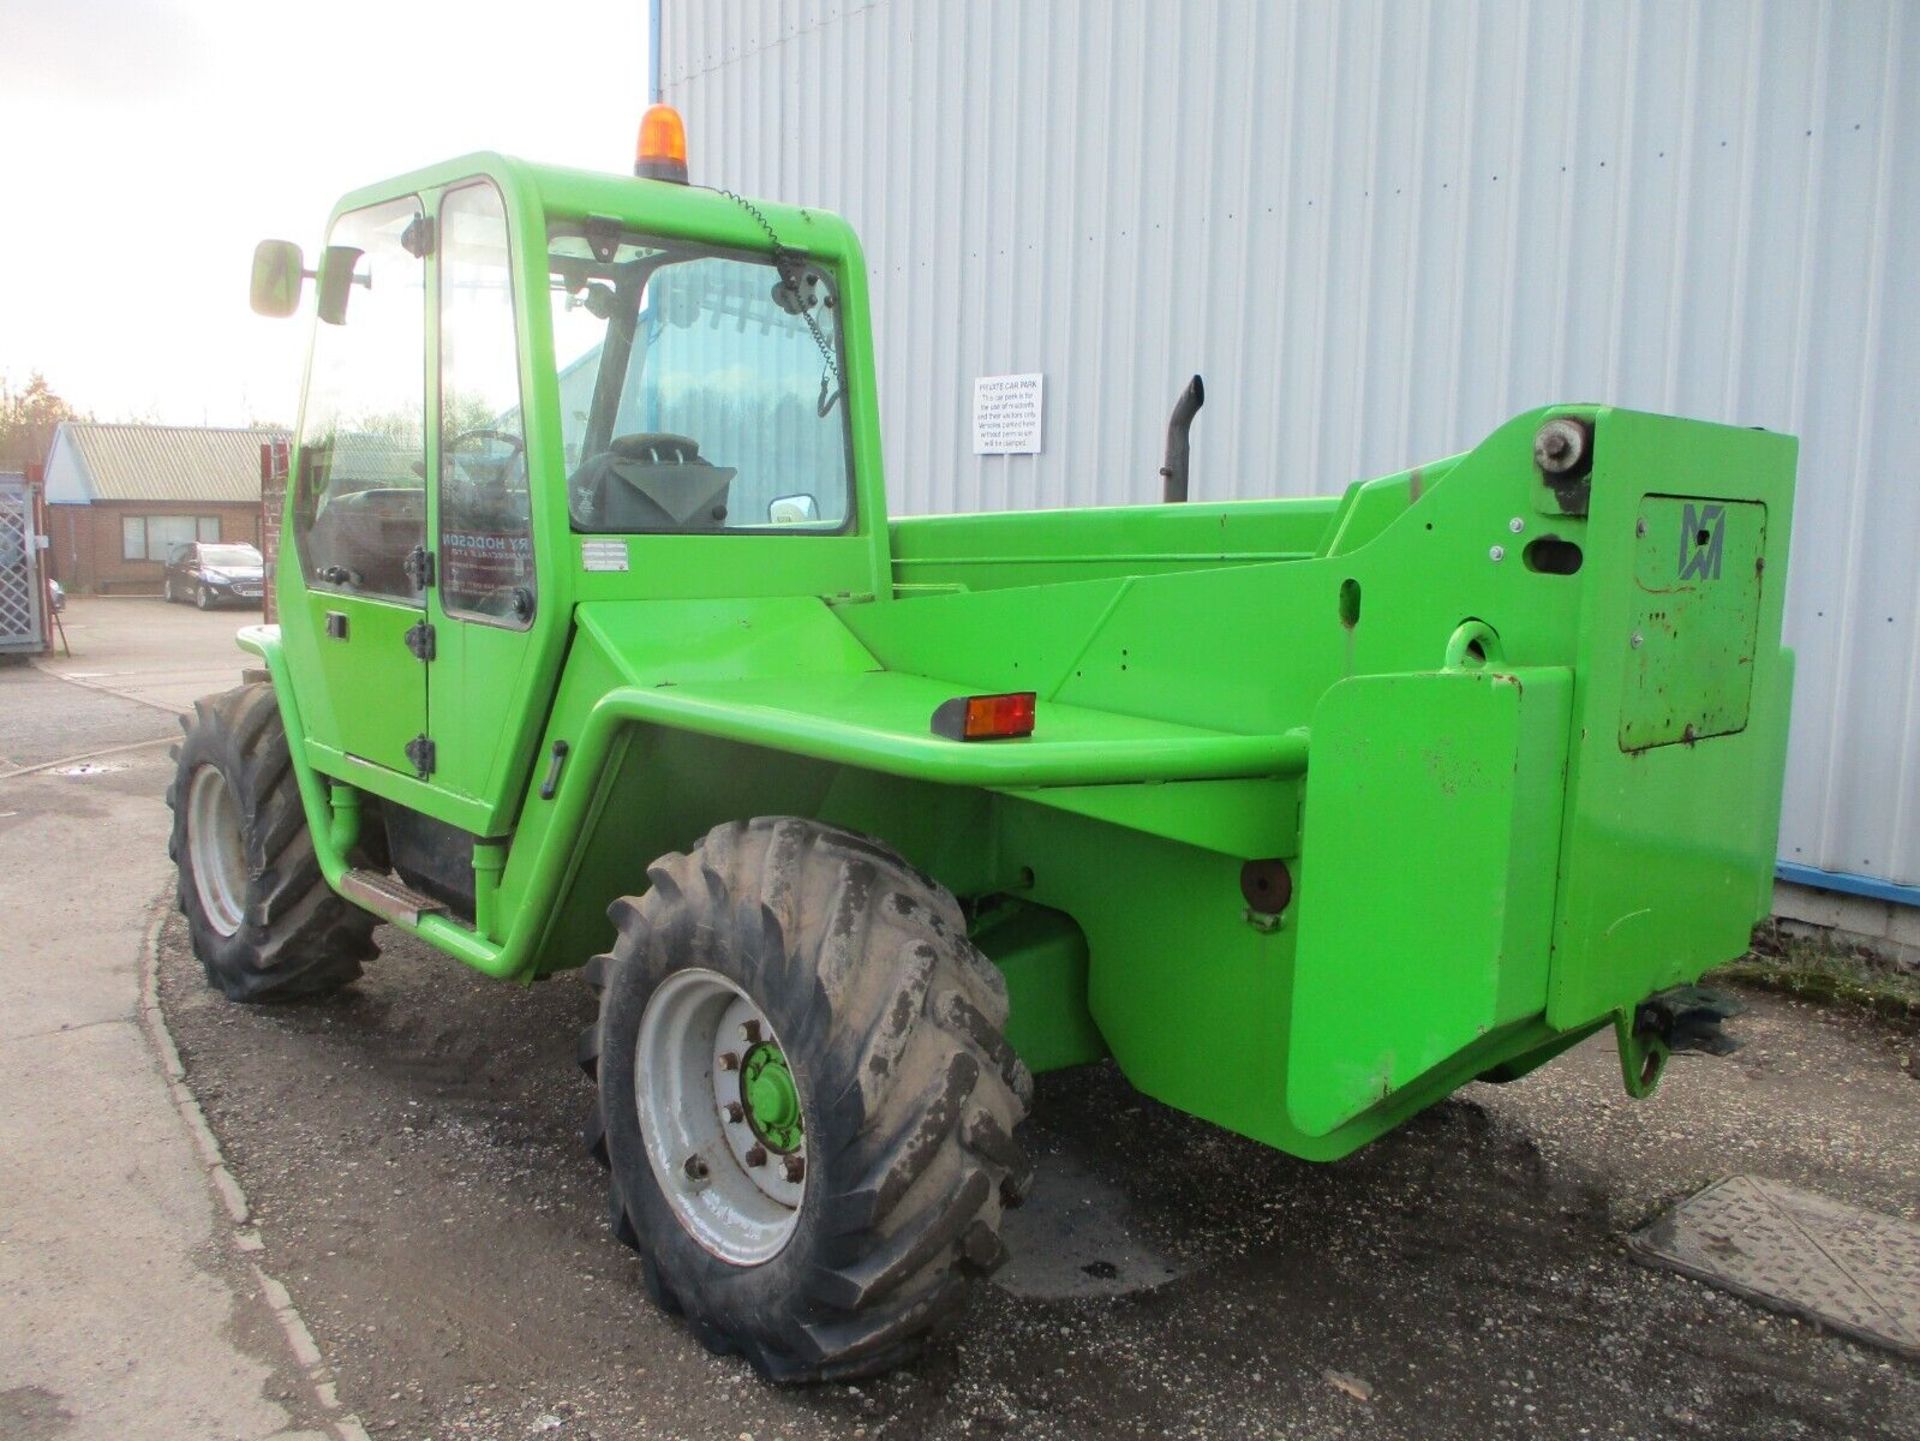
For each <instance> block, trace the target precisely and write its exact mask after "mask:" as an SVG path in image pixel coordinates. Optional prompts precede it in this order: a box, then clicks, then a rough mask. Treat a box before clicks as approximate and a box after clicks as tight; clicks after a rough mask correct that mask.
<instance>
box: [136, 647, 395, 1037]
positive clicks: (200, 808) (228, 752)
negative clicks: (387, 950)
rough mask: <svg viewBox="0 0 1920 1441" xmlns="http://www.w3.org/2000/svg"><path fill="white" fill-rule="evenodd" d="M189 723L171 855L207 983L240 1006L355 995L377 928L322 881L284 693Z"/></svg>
mask: <svg viewBox="0 0 1920 1441" xmlns="http://www.w3.org/2000/svg"><path fill="white" fill-rule="evenodd" d="M180 725H181V728H182V729H183V730H185V731H186V739H185V740H183V741H182V742H181V743H180V745H179V746H178V747H177V748H176V749H175V751H174V757H175V760H176V762H177V764H176V767H175V771H174V779H173V784H172V785H171V786H169V787H168V789H167V804H168V805H170V806H171V807H172V808H173V835H172V838H171V840H170V841H169V843H168V846H167V851H168V854H169V855H171V856H172V858H173V861H174V864H175V866H177V867H178V870H179V890H178V893H177V895H178V902H179V907H180V911H181V913H182V914H183V915H184V916H186V918H187V930H188V932H189V933H190V934H191V936H192V939H193V953H194V954H195V955H196V956H198V957H199V958H200V964H201V965H202V966H204V967H205V968H206V972H207V980H208V981H209V982H210V983H211V984H213V985H215V986H218V987H219V988H220V990H221V991H223V992H225V994H226V996H227V999H229V1000H233V1001H262V1000H268V999H274V1000H278V999H281V998H285V997H293V996H311V995H318V994H321V993H324V992H327V991H332V990H336V989H338V988H339V987H341V986H344V985H346V984H347V983H348V982H349V981H351V980H353V979H354V977H356V976H358V975H359V974H360V963H361V962H362V961H364V960H366V959H368V958H369V957H371V956H372V955H373V954H374V953H375V946H374V944H373V928H374V926H375V925H376V924H377V922H376V921H375V919H374V917H373V916H371V915H369V914H368V913H367V912H365V911H362V910H360V909H359V908H358V907H357V906H354V905H351V904H349V903H348V902H346V901H344V900H342V899H341V898H340V897H339V896H337V895H335V894H334V892H333V890H332V889H331V888H330V887H329V886H328V885H327V882H326V878H325V877H324V876H322V875H321V873H320V861H319V857H318V856H317V855H316V854H315V853H314V849H313V836H312V835H311V834H310V833H309V831H308V830H307V816H306V811H305V809H304V807H303V806H302V805H301V803H300V790H299V786H298V784H297V783H296V782H295V780H294V775H293V767H292V764H291V760H290V757H289V755H288V751H287V736H286V731H285V729H284V727H283V726H282V724H281V720H280V704H279V702H278V701H277V700H276V699H275V698H274V694H273V687H272V686H270V685H244V686H241V687H240V688H239V689H237V690H230V691H228V692H227V693H226V694H225V695H220V696H213V697H210V698H209V699H206V700H198V701H195V702H194V703H193V714H192V715H191V716H183V717H181V721H180Z"/></svg>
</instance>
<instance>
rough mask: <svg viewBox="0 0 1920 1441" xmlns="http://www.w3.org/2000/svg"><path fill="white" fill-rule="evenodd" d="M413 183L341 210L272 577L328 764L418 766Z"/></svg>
mask: <svg viewBox="0 0 1920 1441" xmlns="http://www.w3.org/2000/svg"><path fill="white" fill-rule="evenodd" d="M427 235H428V231H427V228H426V223H425V212H424V210H423V208H422V206H421V203H420V201H419V200H418V199H417V198H416V197H412V196H407V197H403V198H401V199H397V200H390V201H385V202H383V203H381V204H378V205H372V206H368V207H366V208H364V209H360V210H354V211H348V212H347V213H345V214H343V215H341V216H339V217H338V218H337V219H336V221H335V223H334V225H333V228H332V231H331V233H330V235H329V237H328V240H329V243H330V245H331V246H334V247H341V246H345V247H351V248H352V249H354V250H357V251H359V255H358V256H357V257H352V256H349V255H348V254H347V253H345V252H341V251H337V250H333V251H330V252H329V262H328V263H342V264H343V263H345V262H346V260H348V259H351V260H352V263H353V282H352V284H351V285H350V286H348V287H347V304H346V309H345V314H344V316H343V317H342V318H340V319H339V321H338V322H337V323H333V322H329V321H328V320H326V319H322V320H320V321H318V322H317V323H316V325H315V327H314V343H313V355H312V362H311V368H310V370H309V372H308V381H307V398H306V404H305V406H304V407H303V409H302V412H301V421H300V440H299V449H298V454H297V459H296V462H295V473H294V500H293V506H292V521H293V534H292V540H293V547H292V549H293V553H292V554H291V555H288V556H284V557H283V558H282V560H281V563H280V574H279V576H278V578H277V582H276V583H277V585H278V595H279V600H280V616H281V636H282V641H283V644H284V646H285V648H286V651H287V654H288V659H289V661H290V662H291V663H292V664H291V672H292V677H293V685H294V693H295V696H296V698H297V700H298V701H299V705H300V714H301V716H302V717H303V718H304V720H305V722H306V725H307V730H308V742H309V745H310V746H312V747H314V748H316V750H317V752H318V753H319V758H321V759H331V760H332V761H333V765H332V766H331V767H329V768H330V769H335V770H337V771H340V772H341V773H349V774H350V773H351V771H352V770H353V768H354V767H356V766H375V767H379V768H380V769H382V770H385V771H393V772H398V773H400V774H403V775H408V776H413V777H416V778H424V777H425V776H426V775H428V774H429V773H430V772H431V770H432V752H431V748H430V747H429V746H428V744H427V741H428V724H427V668H426V666H425V664H424V663H423V661H422V659H421V653H422V647H421V645H420V639H421V636H422V634H423V632H422V631H421V629H420V627H421V624H422V622H423V620H424V618H425V612H424V604H425V602H424V599H423V597H424V594H425V585H424V582H425V581H426V580H427V579H428V578H429V576H430V570H429V566H430V562H429V560H428V559H427V550H426V522H427V504H426V502H427V492H426V475H427V469H426V459H427V454H426V440H427V407H426V313H427V311H426V298H427V286H426V263H425V259H424V256H425V253H426V251H427V250H428V249H429V248H430V246H429V245H428V243H427V238H426V237H427Z"/></svg>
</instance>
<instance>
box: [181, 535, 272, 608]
mask: <svg viewBox="0 0 1920 1441" xmlns="http://www.w3.org/2000/svg"><path fill="white" fill-rule="evenodd" d="M265 576H266V566H265V563H264V562H263V561H262V560H261V559H260V552H259V551H257V550H255V549H254V548H253V547H252V546H250V545H247V544H246V543H245V542H241V543H239V544H233V543H231V542H222V543H220V544H218V545H216V544H213V543H211V542H209V541H189V542H187V543H186V544H184V545H176V546H175V547H174V548H173V549H172V551H170V552H169V553H168V555H167V581H166V586H167V599H168V600H176V601H192V602H193V604H195V605H197V606H199V607H200V609H202V610H211V609H212V608H213V607H214V606H216V605H218V604H220V603H221V602H223V601H238V602H239V603H240V604H242V605H259V604H260V593H261V591H262V589H263V588H264V585H265Z"/></svg>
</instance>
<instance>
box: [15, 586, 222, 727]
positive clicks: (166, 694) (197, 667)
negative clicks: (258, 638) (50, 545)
mask: <svg viewBox="0 0 1920 1441" xmlns="http://www.w3.org/2000/svg"><path fill="white" fill-rule="evenodd" d="M63 618H64V620H65V623H66V628H67V639H68V644H69V646H70V648H71V650H72V654H71V655H61V654H60V653H59V652H58V651H57V650H56V651H55V653H54V654H53V655H51V656H44V657H42V658H41V659H40V660H39V661H37V662H36V665H37V667H38V668H39V669H40V670H42V671H44V672H46V673H47V674H49V675H57V676H59V677H61V678H62V679H64V680H69V681H71V682H72V683H73V684H75V685H79V686H85V687H88V688H91V689H94V690H104V691H109V692H111V693H113V694H116V695H120V696H124V697H127V698H130V699H132V700H134V701H136V702H138V703H140V704H144V705H148V706H152V707H155V708H157V709H161V710H170V711H176V712H179V711H185V710H186V709H188V708H189V707H190V706H191V705H192V704H193V702H194V701H195V700H197V699H198V698H199V697H201V696H204V695H214V694H217V693H219V692H220V691H223V690H228V689H231V688H232V687H233V686H235V685H238V684H239V683H240V671H241V670H242V668H243V667H245V666H247V665H251V664H254V663H255V662H254V658H253V657H252V656H249V655H248V654H247V653H246V652H245V651H243V650H241V649H240V648H239V646H237V645H235V644H234V639H233V637H234V632H235V631H237V630H239V629H240V627H241V626H243V625H258V624H259V623H260V612H259V611H258V610H234V609H225V610H211V611H198V610H195V609H193V607H191V606H184V605H168V604H167V603H166V602H165V601H163V600H159V599H157V598H149V597H128V598H124V599H103V598H99V597H91V596H75V597H74V598H73V599H72V600H71V601H70V602H68V605H67V609H66V612H65V614H64V617H63Z"/></svg>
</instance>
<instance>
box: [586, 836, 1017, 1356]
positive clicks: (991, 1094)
mask: <svg viewBox="0 0 1920 1441" xmlns="http://www.w3.org/2000/svg"><path fill="white" fill-rule="evenodd" d="M648 877H649V879H650V881H651V883H652V884H651V888H650V889H649V890H648V891H647V893H646V894H645V895H644V896H642V897H640V898H638V899H635V898H631V897H628V898H624V899H622V900H620V901H616V902H615V903H614V905H613V906H612V907H611V908H610V910H609V914H610V916H611V917H612V919H613V922H614V925H615V927H616V930H617V939H616V942H615V945H614V949H613V951H612V953H611V954H610V955H606V956H596V957H595V958H594V959H593V961H592V962H591V963H590V964H589V966H588V968H587V971H586V980H587V982H588V984H589V985H591V986H593V987H594V988H595V989H596V990H598V991H599V992H600V993H601V1006H600V1012H599V1016H598V1018H597V1019H596V1020H595V1021H594V1023H593V1024H592V1025H591V1026H589V1027H588V1028H587V1030H586V1032H585V1034H583V1035H582V1037H581V1039H580V1045H579V1052H578V1054H579V1061H580V1065H581V1068H582V1069H583V1070H584V1071H586V1073H587V1075H588V1076H589V1078H591V1079H593V1080H595V1081H596V1083H597V1088H598V1093H599V1094H598V1099H597V1102H596V1106H595V1114H594V1115H593V1116H592V1117H591V1118H590V1119H589V1121H588V1123H587V1126H586V1128H585V1135H586V1140H587V1143H588V1146H589V1149H590V1150H592V1151H593V1152H594V1154H595V1155H596V1156H597V1157H598V1158H599V1159H600V1160H601V1162H602V1164H603V1165H608V1166H609V1167H610V1169H611V1171H612V1175H611V1177H610V1194H609V1215H610V1219H611V1223H612V1229H613V1231H614V1234H615V1235H616V1236H617V1237H618V1238H619V1239H621V1240H622V1241H624V1242H625V1243H626V1244H627V1245H629V1246H632V1247H633V1248H634V1249H635V1250H637V1251H639V1252H640V1253H641V1257H642V1271H643V1279H644V1282H645V1285H646V1288H647V1290H648V1292H649V1293H650V1294H651V1295H652V1296H653V1298H654V1299H655V1300H656V1301H657V1302H658V1303H659V1304H660V1305H661V1307H662V1308H663V1309H665V1310H667V1311H669V1312H671V1313H675V1314H680V1315H683V1316H685V1317H686V1318H687V1320H688V1323H689V1327H690V1329H692V1331H693V1332H694V1335H695V1336H696V1338H697V1339H699V1340H700V1341H701V1343H702V1344H703V1345H705V1346H707V1347H708V1349H710V1350H715V1351H720V1352H726V1353H737V1354H741V1355H744V1356H745V1357H746V1358H747V1359H748V1360H749V1361H750V1362H751V1363H752V1364H753V1365H754V1366H755V1367H756V1368H757V1369H758V1370H759V1371H760V1372H761V1373H762V1374H763V1375H765V1376H767V1377H768V1378H770V1379H773V1380H778V1381H823V1380H847V1379H853V1378H856V1377H859V1376H864V1375H871V1374H874V1373H876V1372H879V1371H884V1370H887V1369H890V1368H891V1367H893V1366H896V1365H898V1364H900V1363H901V1362H903V1361H906V1360H908V1359H910V1358H911V1357H912V1356H913V1355H914V1354H915V1353H916V1352H917V1351H918V1349H919V1347H920V1345H921V1343H922V1342H923V1341H924V1339H925V1338H926V1336H927V1334H928V1333H929V1332H930V1331H931V1330H932V1329H934V1328H935V1327H936V1326H937V1325H938V1324H939V1323H941V1322H943V1321H945V1320H947V1319H949V1318H950V1317H951V1316H952V1314H953V1313H954V1312H955V1310H956V1309H957V1308H958V1306H959V1304H960V1301H961V1299H962V1296H963V1292H964V1288H963V1285H962V1282H963V1280H964V1278H965V1277H966V1276H967V1275H979V1274H985V1273H987V1272H989V1271H991V1270H992V1269H993V1268H994V1267H996V1266H997V1265H998V1264H999V1263H1000V1262H1001V1260H1003V1259H1004V1257H1005V1255H1006V1248H1005V1246H1004V1245H1003V1244H1002V1242H1001V1241H1000V1236H999V1228H1000V1218H1001V1214H1002V1211H1003V1208H1004V1207H1005V1206H1006V1205H1009V1204H1012V1203H1013V1202H1014V1201H1015V1200H1016V1199H1017V1198H1018V1196H1019V1194H1021V1193H1022V1192H1023V1191H1024V1189H1025V1186H1026V1184H1027V1177H1028V1176H1029V1174H1030V1169H1029V1167H1028V1164H1027V1162H1026V1159H1025V1156H1024V1154H1023V1153H1022V1152H1021V1149H1020V1147H1019V1145H1018V1143H1017V1142H1016V1141H1015V1140H1014V1129H1015V1127H1016V1126H1017V1125H1018V1124H1019V1122H1020V1120H1021V1119H1022V1118H1023V1117H1024V1116H1025V1114H1026V1110H1027V1107H1028V1105H1029V1104H1030V1103H1031V1101H1032V1096H1033V1078H1032V1076H1031V1074H1030V1073H1029V1072H1028V1070H1027V1067H1026V1066H1025V1064H1024V1063H1022V1062H1021V1060H1020V1059H1019V1057H1018V1056H1016V1055H1015V1054H1014V1053H1013V1051H1012V1049H1011V1048H1010V1047H1009V1046H1008V1045H1007V1044H1006V1041H1005V1039H1004V1038H1003V1035H1002V1030H1003V1028H1004V1026H1005V1024H1006V1018H1007V1006H1008V1002H1007V990H1006V983H1005V981H1004V980H1003V979H1002V977H1001V975H1000V973H999V971H998V970H996V969H995V968H994V966H993V965H992V963H991V962H989V961H988V960H987V959H986V958H985V957H984V956H982V955H981V954H980V952H979V951H978V950H977V949H975V947H974V946H973V944H972V943H971V942H970V941H969V940H968V939H967V934H966V923H965V920H964V918H963V917H962V915H961V913H960V909H959V906H958V905H957V904H956V903H955V901H954V899H953V897H952V896H951V895H949V894H948V893H947V892H946V891H945V890H944V889H942V888H941V887H940V886H939V885H938V884H936V883H935V882H934V881H932V880H931V879H930V878H928V877H927V876H925V875H923V874H922V873H920V872H919V871H917V870H915V869H914V868H913V867H911V866H909V865H908V864H907V863H906V862H905V861H903V860H902V859H901V858H900V857H899V856H897V855H895V854H894V853H893V852H892V851H890V850H888V849H887V848H885V847H884V846H881V845H879V844H878V843H876V842H875V841H873V840H870V839H868V838H867V837H864V836H860V835H857V834H855V833H853V832H851V831H845V830H840V829H837V828H835V827H831V826H827V825H823V824H820V823H817V822H814V821H807V820H797V819H792V818H786V817H763V818H760V819H756V820H753V821H746V822H732V823H729V824H726V825H722V826H717V827H715V828H714V829H713V830H712V831H710V832H709V833H708V834H707V835H706V837H705V838H704V839H703V840H702V841H701V842H700V843H699V844H698V845H697V846H695V847H694V848H693V850H692V851H690V852H689V853H686V854H673V855H668V856H664V857H662V858H661V859H660V860H659V861H657V862H655V863H654V864H653V865H652V866H651V867H649V869H648ZM689 964H693V965H707V966H712V967H714V968H715V969H719V970H722V971H723V972H725V973H728V974H730V975H732V976H733V978H734V979H735V980H736V981H737V982H739V983H741V984H743V985H744V986H745V988H746V989H747V991H748V993H749V994H751V995H753V996H754V997H755V1002H756V1004H758V1005H760V1006H762V1007H763V1008H764V1009H766V1010H767V1011H768V1014H769V1018H770V1019H772V1020H773V1022H774V1025H775V1028H776V1030H777V1031H778V1032H779V1034H780V1036H781V1038H782V1044H783V1045H784V1046H785V1048H786V1050H787V1052H788V1055H789V1057H790V1058H791V1059H792V1060H793V1062H794V1064H795V1066H796V1068H797V1070H798V1073H799V1074H800V1075H801V1076H802V1077H803V1078H805V1087H804V1088H805V1089H806V1090H807V1092H808V1093H809V1094H808V1112H807V1114H808V1122H807V1124H808V1137H809V1141H808V1156H809V1160H808V1189H807V1194H806V1199H805V1201H804V1202H803V1203H802V1209H801V1216H800V1220H799V1222H798V1224H797V1226H796V1229H795V1231H794V1234H793V1238H792V1240H790V1241H789V1242H788V1243H787V1246H786V1248H785V1249H784V1250H783V1251H782V1252H781V1253H780V1254H779V1255H778V1256H776V1257H774V1258H773V1260H771V1261H769V1262H767V1263H764V1264H763V1265H761V1266H757V1267H751V1268H746V1267H735V1266H732V1265H729V1264H728V1263H726V1262H723V1261H721V1260H719V1259H718V1258H715V1257H713V1256H711V1255H709V1254H708V1253H707V1252H705V1251H703V1250H701V1249H700V1247H699V1246H698V1244H697V1243H696V1242H694V1240H693V1239H692V1237H691V1236H690V1235H689V1234H688V1233H687V1232H686V1231H685V1229H684V1228H683V1227H682V1226H681V1225H680V1224H679V1222H678V1220H677V1219H676V1217H675V1216H674V1213H673V1211H672V1209H671V1207H670V1205H669V1203H668V1202H667V1201H666V1200H665V1199H664V1198H663V1197H662V1196H661V1195H660V1193H659V1188H658V1185H657V1183H656V1182H655V1181H654V1179H653V1173H652V1170H651V1168H650V1167H649V1165H648V1162H647V1160H646V1156H645V1152H644V1147H643V1145H642V1144H641V1143H640V1141H639V1139H638V1126H639V1122H638V1108H637V1106H636V1105H635V1103H634V1101H633V1100H632V1094H633V1092H632V1086H633V1069H634V1060H633V1043H634V1035H635V1034H636V1032H637V1027H638V1020H639V1016H640V1013H641V1011H642V1010H643V1009H644V1004H645V998H646V997H647V996H649V995H651V993H652V991H653V989H654V988H655V987H657V986H658V985H659V983H660V982H661V981H662V980H663V979H665V977H666V976H667V975H668V974H670V973H671V972H672V971H674V970H676V969H678V968H680V967H682V966H685V965H689ZM623 1092H624V1095H623ZM774 1272H777V1273H778V1274H777V1275H769V1274H768V1273H774Z"/></svg>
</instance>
